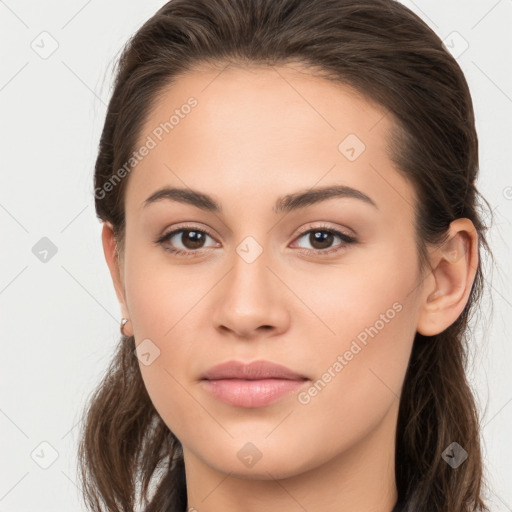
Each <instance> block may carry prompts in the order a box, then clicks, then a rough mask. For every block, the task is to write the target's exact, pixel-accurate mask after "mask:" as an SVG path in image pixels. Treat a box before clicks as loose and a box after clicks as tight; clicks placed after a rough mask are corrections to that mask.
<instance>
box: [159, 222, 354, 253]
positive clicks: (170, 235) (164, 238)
mask: <svg viewBox="0 0 512 512" xmlns="http://www.w3.org/2000/svg"><path fill="white" fill-rule="evenodd" d="M185 231H195V232H197V233H201V234H204V235H208V236H209V237H210V238H212V239H213V236H212V235H211V234H210V233H209V232H208V231H205V230H204V229H197V228H196V227H194V226H184V227H181V228H179V229H175V230H174V231H170V232H169V233H166V234H165V235H163V236H161V237H160V238H158V239H157V240H156V242H155V243H156V244H159V245H162V246H163V248H164V250H166V251H168V252H170V253H172V254H174V255H175V256H185V257H195V256H197V253H200V254H199V255H201V253H202V252H204V251H205V250H207V249H204V248H203V249H196V250H193V249H190V250H183V249H173V248H170V247H165V246H164V243H165V242H167V241H168V240H170V239H171V238H173V237H174V236H175V235H176V234H178V233H182V232H185ZM312 232H322V233H328V234H330V235H334V236H337V237H339V238H341V240H342V241H343V243H342V244H341V248H338V249H324V250H322V249H304V248H299V249H301V250H300V252H303V253H305V254H314V255H322V256H324V255H330V254H332V253H338V252H340V251H342V250H343V248H344V247H345V246H346V245H350V244H353V243H357V240H356V239H355V238H354V237H352V236H349V235H347V234H346V233H342V232H341V231H338V230H337V229H333V228H331V227H329V226H317V227H314V228H309V229H306V230H304V231H302V232H301V233H299V235H298V237H297V238H301V237H303V236H304V235H307V234H309V233H312Z"/></svg>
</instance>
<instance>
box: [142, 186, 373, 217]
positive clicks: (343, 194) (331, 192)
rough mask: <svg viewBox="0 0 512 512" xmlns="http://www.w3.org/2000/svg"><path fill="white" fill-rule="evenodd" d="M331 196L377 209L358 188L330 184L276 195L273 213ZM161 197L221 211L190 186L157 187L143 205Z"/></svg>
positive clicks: (371, 200) (145, 205) (217, 205)
mask: <svg viewBox="0 0 512 512" xmlns="http://www.w3.org/2000/svg"><path fill="white" fill-rule="evenodd" d="M332 198H353V199H359V200H360V201H363V202H364V203H366V204H369V205H371V206H373V207H375V208H377V210H378V209H379V208H378V206H377V205H376V204H375V202H374V201H373V199H371V198H370V197H368V196H367V195H366V194H364V193H363V192H361V191H360V190H357V189H355V188H352V187H347V186H345V185H332V186H328V187H322V188H314V189H310V190H306V191H300V192H295V193H293V194H287V195H285V196H281V197H278V198H277V201H276V203H275V205H274V207H273V209H272V210H273V212H274V213H275V214H279V213H281V212H290V211H292V210H297V209H300V208H305V207H307V206H311V205H313V204H316V203H320V202H322V201H327V200H328V199H332ZM163 199H167V200H171V201H177V202H180V203H185V204H190V205H192V206H195V207H196V208H200V209H201V210H205V211H209V212H214V213H222V206H221V205H220V204H219V203H218V202H217V201H216V200H215V199H214V198H213V197H211V196H209V195H207V194H204V193H202V192H199V191H197V190H192V189H190V188H176V187H164V188H162V189H159V190H157V191H156V192H154V193H153V194H151V195H150V196H149V197H148V198H147V199H146V200H145V201H144V204H143V207H144V208H146V207H147V206H149V205H150V204H152V203H155V202H157V201H161V200H163Z"/></svg>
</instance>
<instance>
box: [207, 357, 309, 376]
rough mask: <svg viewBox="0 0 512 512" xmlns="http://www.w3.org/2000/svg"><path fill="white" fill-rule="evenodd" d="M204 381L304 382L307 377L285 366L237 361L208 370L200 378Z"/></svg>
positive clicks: (264, 362) (263, 362) (266, 362)
mask: <svg viewBox="0 0 512 512" xmlns="http://www.w3.org/2000/svg"><path fill="white" fill-rule="evenodd" d="M201 378H202V379H206V380H218V379H245V380H260V379H287V380H306V379H307V377H306V376H304V375H299V374H298V373H296V372H294V371H292V370H290V368H287V367H286V366H282V365H280V364H276V363H272V362H270V361H253V362H252V363H249V364H246V363H242V362H239V361H227V362H225V363H221V364H219V365H217V366H214V367H213V368H210V369H209V370H208V371H206V372H205V373H204V374H203V375H202V376H201Z"/></svg>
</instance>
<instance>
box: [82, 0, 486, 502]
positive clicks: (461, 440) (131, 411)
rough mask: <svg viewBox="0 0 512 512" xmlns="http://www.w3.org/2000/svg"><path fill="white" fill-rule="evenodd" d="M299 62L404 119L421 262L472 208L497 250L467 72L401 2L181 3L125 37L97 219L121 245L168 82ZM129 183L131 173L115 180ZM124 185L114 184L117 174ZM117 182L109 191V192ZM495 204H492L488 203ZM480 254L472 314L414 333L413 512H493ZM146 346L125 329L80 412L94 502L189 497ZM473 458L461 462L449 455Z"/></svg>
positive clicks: (403, 164) (408, 490) (399, 131)
mask: <svg viewBox="0 0 512 512" xmlns="http://www.w3.org/2000/svg"><path fill="white" fill-rule="evenodd" d="M292 61H293V62H300V63H302V64H304V65H306V66H308V68H309V69H311V72H312V73H313V72H316V73H317V74H318V76H324V77H325V78H328V79H330V80H333V81H337V82H340V83H344V84H346V85H349V86H352V87H353V88H355V89H356V90H358V91H359V92H360V93H362V94H363V95H365V97H366V98H368V99H369V100H371V101H374V102H377V103H378V104H379V105H381V106H383V107H385V109H386V111H387V112H388V113H389V115H390V116H391V117H392V119H393V121H394V127H395V128H394V133H393V138H392V144H391V148H392V155H391V157H392V158H393V160H394V161H395V163H396V165H397V167H398V169H399V171H400V172H401V173H402V174H403V175H404V176H405V177H406V178H407V179H408V180H409V182H410V183H411V184H412V186H413V187H414V189H415V192H416V195H417V198H418V200H417V204H416V205H415V213H416V217H415V223H416V238H417V241H416V243H417V247H418V256H419V260H420V261H421V263H422V266H424V265H426V264H427V259H426V247H427V244H442V243H443V242H444V241H445V240H446V233H447V228H448V226H449V224H450V222H451V221H453V220H455V219H457V218H459V217H465V218H468V219H470V220H471V221H472V222H473V224H474V225H475V227H476V230H477V232H478V236H479V252H480V248H481V247H485V249H487V250H489V248H488V246H487V242H486V239H485V236H484V233H485V231H486V229H487V228H486V226H485V225H484V223H483V216H482V215H481V206H482V205H483V203H484V202H485V203H486V204H487V202H486V201H485V199H483V198H482V197H481V195H480V194H479V192H478V191H477V189H476V178H477V172H478V139H477V134H476V130H475V120H474V113H473V106H472V100H471V96H470V92H469V89H468V85H467V83H466V80H465V77H464V75H463V72H462V70H461V69H460V67H459V65H458V64H457V62H456V60H455V59H454V58H453V57H452V56H451V55H450V53H448V51H447V50H446V48H445V47H444V46H443V44H442V41H441V40H440V39H439V37H438V36H437V35H436V34H435V33H434V32H433V31H432V30H431V29H430V28H429V27H428V26H427V25H426V24H425V23H424V22H423V21H422V20H421V19H420V18H419V17H418V16H416V15H415V14H414V13H412V12H411V11H410V10H409V9H407V8H406V7H404V6H403V5H401V4H400V3H398V2H397V1H394V0H171V1H170V2H168V3H167V4H165V5H164V6H163V7H162V8H160V9H159V10H158V12H157V13H156V14H155V15H154V16H153V17H151V18H150V19H149V20H148V21H147V22H146V23H145V24H144V25H143V26H142V27H141V28H140V29H139V30H138V31H137V32H136V34H135V35H134V36H133V37H132V38H131V39H130V41H129V42H128V43H127V44H126V46H125V48H124V49H123V52H122V54H121V56H120V58H119V60H118V63H117V68H116V75H115V83H114V89H113V93H112V96H111V99H110V102H109V105H108V110H107V115H106V119H105V124H104V128H103V132H102V135H101V140H100V144H99V152H98V156H97V160H96V166H95V175H94V186H95V206H96V212H97V216H98V218H99V219H100V220H101V221H109V222H110V223H111V224H112V225H113V227H114V233H115V235H116V239H117V241H118V245H119V247H120V254H121V255H122V251H123V240H124V230H125V212H124V190H125V188H126V183H127V180H128V179H129V172H126V167H125V173H122V172H120V169H122V168H123V166H124V165H125V163H126V162H129V161H130V156H131V155H132V153H133V151H134V149H135V146H136V143H137V141H138V140H139V139H140V137H142V136H143V134H142V133H141V131H142V126H143V124H144V121H145V119H146V117H147V115H148V112H149V111H150V109H151V108H153V107H154V106H155V104H156V102H157V100H158V98H159V95H160V94H161V93H162V91H163V90H164V88H165V87H167V86H169V85H170V84H172V83H173V81H174V80H176V79H177V77H178V76H179V74H180V73H182V72H185V71H188V70H190V69H193V67H194V66H199V65H201V64H208V65H209V66H216V67H217V68H218V69H219V71H221V70H222V69H223V68H224V67H225V66H227V65H228V64H229V65H234V66H246V65H251V64H257V65H279V64H286V63H288V62H292ZM120 176H122V177H123V178H122V179H120V178H119V177H120ZM115 180H117V181H115ZM109 184H110V186H109ZM482 201H483V202H482ZM483 285H484V280H483V272H482V264H481V259H480V258H479V264H478V269H477V273H476V277H475V280H474V283H473V286H472V289H471V294H470V297H469V300H468V302H467V304H466V307H465V309H464V310H463V312H462V314H461V315H460V316H459V318H458V319H457V320H456V322H455V323H453V324H452V325H451V326H450V327H449V328H447V329H446V330H445V331H443V332H442V333H440V334H438V335H436V336H430V337H425V336H422V335H420V334H417V335H416V337H415V339H414V344H413V349H412V353H411V357H410V362H409V367H408V370H407V373H406V377H405V381H404V385H403V390H402V394H401V398H400V409H399V417H398V424H397V432H396V458H395V475H396V482H397V489H398V497H399V502H400V503H401V504H403V511H404V512H405V511H406V512H412V511H414V512H422V511H425V512H468V511H484V510H488V509H487V508H486V506H485V503H484V501H483V499H482V496H481V494H482V488H483V483H484V478H483V464H482V456H481V447H480V438H479V435H480V428H479V419H478V412H477V407H476V403H475V400H474V396H473V394H472V391H471V389H470V386H469V383H468V381H467V378H466V364H467V351H468V348H469V347H468V346H467V342H468V340H467V333H468V330H469V325H468V322H469V320H470V317H471V315H472V312H473V310H474V307H475V305H476V304H477V303H478V302H479V299H480V297H481V294H482V291H483ZM134 347H135V340H134V339H133V337H131V338H130V339H127V338H125V337H121V339H120V340H119V344H118V347H117V352H116V354H115V358H114V359H113V360H112V362H111V364H110V366H109V368H108V370H107V372H106V374H105V376H104V378H103V380H102V381H101V382H100V383H99V385H98V387H97V389H96V390H95V391H94V394H93V395H92V396H91V397H90V399H89V401H88V403H87V406H86V408H85V410H84V421H83V424H82V431H81V438H80V445H79V468H80V479H81V481H82V483H83V492H84V498H85V500H86V503H87V506H88V507H90V509H91V510H94V511H96V512H97V511H100V510H101V511H103V510H106V511H109V512H114V511H115V512H118V511H124V512H128V511H132V510H134V509H135V507H136V506H139V505H140V506H142V507H144V508H143V510H145V511H146V512H156V511H159V512H161V511H165V510H168V511H171V510H176V511H183V510H185V508H186V504H187V503H186V501H187V494H186V481H185V471H184V464H183V451H182V446H181V444H180V442H179V440H178V439H177V438H176V437H175V435H174V434H173V433H172V432H171V431H170V430H169V428H168V427H167V426H166V425H165V423H164V422H163V420H162V419H161V418H160V416H159V415H158V413H157V411H156V410H155V408H154V406H153V405H152V402H151V400H150V397H149V396H148V394H147V391H146V389H145V386H144V383H143V380H142V377H141V374H140V369H139V364H138V360H137V358H136V356H135V354H134ZM454 441H456V442H457V443H458V444H459V445H461V446H462V447H463V448H464V449H465V450H466V452H467V453H468V458H467V460H466V461H465V462H464V463H463V464H461V465H460V466H459V467H457V468H456V469H454V468H452V467H451V466H450V465H449V464H447V463H446V462H445V460H443V457H442V454H443V451H444V450H445V449H446V448H447V447H448V446H449V445H450V444H451V443H452V442H454Z"/></svg>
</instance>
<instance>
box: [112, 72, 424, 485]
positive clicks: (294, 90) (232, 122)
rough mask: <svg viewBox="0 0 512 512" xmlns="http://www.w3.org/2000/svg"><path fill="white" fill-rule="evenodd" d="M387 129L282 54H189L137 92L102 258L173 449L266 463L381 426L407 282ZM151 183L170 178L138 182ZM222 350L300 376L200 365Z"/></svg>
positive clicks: (406, 190) (409, 240) (347, 442)
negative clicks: (148, 97) (120, 232)
mask: <svg viewBox="0 0 512 512" xmlns="http://www.w3.org/2000/svg"><path fill="white" fill-rule="evenodd" d="M191 97H193V98H194V100H189V98H191ZM186 105H190V107H186ZM176 110H177V111H178V112H177V113H175V111H176ZM173 113H175V114H176V115H175V118H173V121H171V123H172V126H171V124H168V125H165V122H166V121H169V118H170V116H171V115H172V114H173ZM392 129H393V125H392V120H391V119H390V116H389V115H386V114H385V112H384V111H383V110H382V109H381V108H379V107H378V106H377V105H375V104H373V103H370V102H369V101H367V100H365V99H364V98H363V97H361V96H360V95H358V94H357V93H356V92H355V91H354V90H352V89H350V88H349V87H347V86H344V85H340V84H334V83H332V82H329V81H327V80H324V79H322V78H318V77H313V76H310V75H308V73H307V72H306V71H305V70H304V69H300V68H298V67H295V68H292V67H284V66H283V67H277V68H270V67H268V68H258V69H256V68H252V69H243V70H242V69H234V68H228V69H226V70H225V71H223V72H222V73H220V74H219V72H218V71H212V70H208V69H206V68H204V69H196V70H195V71H194V72H191V73H189V74H187V75H183V76H181V77H180V78H179V79H178V80H177V81H176V82H175V83H174V84H173V85H172V86H170V87H169V88H168V89H167V90H166V91H165V94H163V95H162V96H161V97H160V98H159V100H158V102H157V103H156V104H155V107H154V108H153V109H152V112H151V113H150V115H149V117H148V118H147V119H146V121H145V124H144V128H143V130H142V132H141V136H140V140H139V143H138V144H137V148H141V147H142V146H143V145H146V147H147V148H149V149H148V150H147V151H144V150H143V151H140V152H139V153H146V154H145V156H144V157H143V158H142V159H141V161H140V162H138V163H137V164H136V166H135V167H134V168H133V170H132V171H131V173H130V175H129V176H128V177H127V178H126V179H128V183H127V188H126V196H125V211H126V239H125V247H124V254H123V259H122V263H121V267H120V271H121V279H122V287H123V301H124V307H125V308H126V310H125V316H129V318H130V320H131V325H132V327H133V333H134V336H135V340H136V345H138V346H139V347H140V349H139V352H140V354H142V357H139V359H140V370H141V373H142V376H143V379H144V383H145V385H146V387H147V390H148V393H149V395H150V398H151V400H152V402H153V404H154V406H155V407H156V409H157V411H158V413H159V414H160V415H161V417H162V419H163V420H164V421H165V423H166V424H167V425H168V427H169V428H170V429H171V430H172V432H174V434H175V435H176V436H177V437H178V439H179V440H180V441H181V443H182V444H183V447H184V450H185V461H186V463H187V458H188V460H189V461H192V460H195V461H199V463H201V464H204V465H207V466H209V467H210V468H214V469H215V470H218V471H222V472H225V473H227V472H232V473H233V474H235V475H237V474H238V475H241V476H244V477H246V478H261V479H265V478H268V473H271V474H272V475H273V476H274V477H276V478H277V477H282V478H284V477H287V476H291V475H297V474H299V473H301V472H304V471H306V470H308V469H311V468H314V467H318V466H320V465H322V464H325V463H327V462H329V461H331V460H334V459H335V458H339V457H343V456H345V455H346V456H348V454H349V453H350V450H351V449H352V448H353V447H355V446H358V445H360V444H361V443H363V442H364V441H365V440H366V439H369V438H370V437H371V436H372V434H374V433H375V432H377V431H382V429H385V431H384V434H383V436H384V437H383V438H387V439H388V440H389V442H390V443H392V442H393V441H394V439H393V436H394V429H395V421H396V414H397V411H398V404H399V396H400V390H401V386H402V383H403V380H404V375H405V372H406V369H407V363H408V360H409V356H410V351H411V347H412V342H413V339H414V334H415V332H416V326H417V320H418V315H419V290H420V289H421V287H420V286H419V282H420V271H419V264H418V256H417V248H416V245H415V238H414V225H413V219H414V212H413V205H414V203H415V196H414V191H413V189H412V186H411V185H410V184H409V183H408V182H406V181H405V180H404V178H403V177H402V176H401V175H400V174H399V173H398V171H397V169H396V168H395V166H394V164H393V163H392V161H391V160H390V157H389V154H388V150H387V140H388V136H389V133H390V131H391V130H392ZM331 187H337V188H331ZM166 188H167V189H173V188H175V189H183V190H184V191H185V193H181V194H179V193H176V192H174V193H167V194H166V193H160V194H158V195H156V196H155V193H157V192H159V191H161V190H163V189H166ZM324 188H326V189H327V188H329V190H327V191H326V192H325V193H324V194H316V195H314V194H313V195H311V193H312V192H315V191H319V190H320V189H324ZM192 191H193V192H194V193H198V194H203V195H204V196H208V198H209V199H208V198H205V197H203V196H198V197H199V199H198V198H197V197H196V201H195V202H194V201H192V199H191V198H193V195H192V194H191V192H192ZM187 194H188V195H187ZM302 194H306V195H305V196H304V197H303V198H302V199H300V198H299V196H301V195H302ZM149 198H152V199H149ZM148 199H149V200H148ZM214 204H216V205H217V207H218V208H217V209H214V208H213V205H214ZM173 251H179V252H178V253H177V252H173ZM233 360H235V361H239V362H242V363H250V362H252V361H261V360H265V361H269V362H272V363H277V364H280V365H283V366H285V367H287V368H288V369H290V370H292V371H293V372H295V374H297V375H298V376H300V377H301V379H298V380H288V382H285V381H283V380H280V379H274V382H273V383H270V384H269V383H268V381H266V382H263V381H260V382H259V384H258V385H255V384H254V382H253V383H249V384H248V383H247V381H244V382H240V381H238V382H236V383H235V384H233V383H234V381H232V382H231V383H226V381H225V380H223V381H222V382H221V381H212V380H211V381H210V382H209V383H207V382H205V381H204V380H202V376H203V374H204V372H206V371H208V370H209V369H210V368H212V367H213V366H215V365H218V364H219V363H224V362H227V361H233ZM223 385H225V387H222V386H223ZM267 385H268V386H269V387H268V388H265V389H266V390H267V392H264V391H263V392H261V390H262V386H263V387H264V386H267ZM237 386H238V387H237ZM258 386H260V387H259V388H258ZM215 389H216V390H219V389H220V390H223V392H224V394H223V395H222V397H220V398H219V396H217V395H216V394H215V392H214V391H215ZM278 389H280V390H281V391H283V390H285V391H286V392H284V393H281V394H279V393H277V394H276V395H272V396H273V399H272V400H270V399H269V396H270V395H271V394H272V393H274V392H275V391H276V390H278ZM258 390H259V391H260V392H259V391H258ZM262 395H263V396H262ZM230 397H231V398H230ZM312 440H314V442H311V441H312ZM251 457H252V458H251ZM253 459H254V460H257V462H256V463H255V464H252V463H251V462H249V461H250V460H253ZM283 461H285V462H283ZM251 464H252V465H251Z"/></svg>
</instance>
